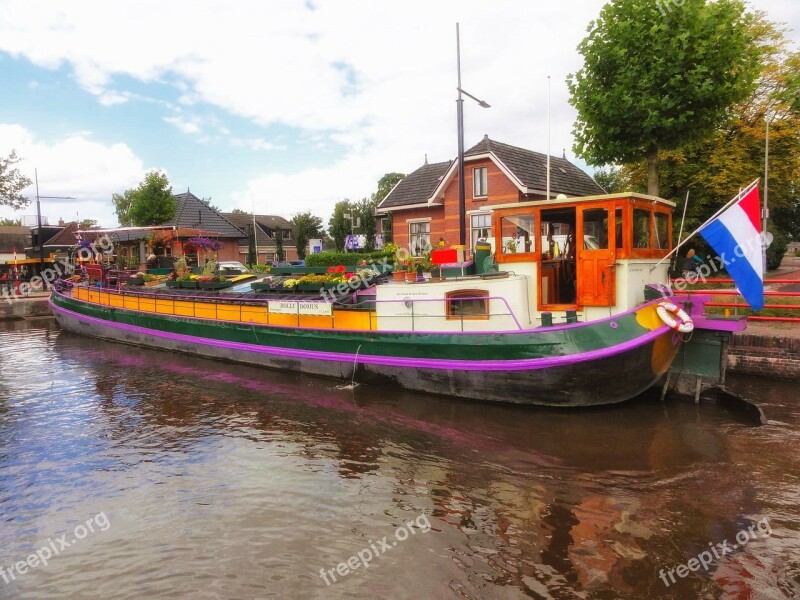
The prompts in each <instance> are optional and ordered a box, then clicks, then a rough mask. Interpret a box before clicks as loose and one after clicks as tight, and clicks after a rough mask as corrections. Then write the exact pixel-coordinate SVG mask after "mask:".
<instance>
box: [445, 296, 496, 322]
mask: <svg viewBox="0 0 800 600" xmlns="http://www.w3.org/2000/svg"><path fill="white" fill-rule="evenodd" d="M445 298H446V300H445V302H446V303H447V306H446V312H447V318H448V319H488V318H489V292H487V291H486V290H457V291H454V292H448V293H447V294H446V295H445Z"/></svg>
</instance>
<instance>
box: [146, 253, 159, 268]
mask: <svg viewBox="0 0 800 600" xmlns="http://www.w3.org/2000/svg"><path fill="white" fill-rule="evenodd" d="M157 264H158V257H157V256H156V255H155V254H151V255H150V256H148V257H147V268H148V269H154V268H155V267H156V265H157Z"/></svg>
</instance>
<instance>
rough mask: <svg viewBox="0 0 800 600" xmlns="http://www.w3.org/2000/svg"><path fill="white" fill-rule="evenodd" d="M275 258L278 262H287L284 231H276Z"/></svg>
mask: <svg viewBox="0 0 800 600" xmlns="http://www.w3.org/2000/svg"><path fill="white" fill-rule="evenodd" d="M275 256H276V257H277V259H278V262H283V261H284V260H286V251H285V250H284V249H283V231H281V230H280V229H276V230H275Z"/></svg>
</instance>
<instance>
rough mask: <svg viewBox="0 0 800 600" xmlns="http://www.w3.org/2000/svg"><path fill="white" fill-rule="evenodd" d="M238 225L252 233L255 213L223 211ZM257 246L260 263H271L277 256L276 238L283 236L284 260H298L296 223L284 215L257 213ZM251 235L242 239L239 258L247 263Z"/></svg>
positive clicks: (225, 215)
mask: <svg viewBox="0 0 800 600" xmlns="http://www.w3.org/2000/svg"><path fill="white" fill-rule="evenodd" d="M221 214H222V216H223V217H225V218H226V219H228V220H229V221H230V222H231V223H233V224H234V225H235V226H236V227H238V228H239V229H241V230H242V231H244V232H245V233H247V234H248V236H249V234H250V230H251V228H252V226H253V215H251V214H247V213H232V212H231V213H221ZM255 222H256V247H257V253H258V263H259V264H262V265H264V264H271V263H272V261H273V260H275V258H276V254H277V245H276V243H275V240H276V238H277V236H279V235H280V236H281V242H282V244H283V252H284V260H297V243H296V242H295V239H294V225H292V224H291V223H290V222H289V221H287V220H286V219H284V218H283V217H278V216H276V215H256V216H255ZM249 242H250V240H249V237H248V238H245V239H243V240H241V241H240V244H239V258H238V259H237V260H239V261H241V262H243V263H247V253H248V249H249Z"/></svg>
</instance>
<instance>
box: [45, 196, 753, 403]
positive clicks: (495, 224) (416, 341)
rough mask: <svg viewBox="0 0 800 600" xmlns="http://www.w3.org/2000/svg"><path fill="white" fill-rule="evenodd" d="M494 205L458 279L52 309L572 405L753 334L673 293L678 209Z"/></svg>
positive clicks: (296, 358) (613, 395)
mask: <svg viewBox="0 0 800 600" xmlns="http://www.w3.org/2000/svg"><path fill="white" fill-rule="evenodd" d="M491 208H492V212H493V219H492V232H493V236H492V237H491V238H489V239H486V240H480V242H479V243H478V244H477V245H476V251H475V254H474V256H473V257H472V259H471V260H468V261H465V260H464V257H463V256H460V255H459V252H463V250H459V249H455V250H453V251H449V250H445V251H442V252H434V253H433V256H434V259H437V258H438V261H437V262H440V263H442V262H443V263H444V264H441V265H440V266H441V273H442V275H443V277H435V278H428V277H425V276H424V275H420V276H418V277H415V278H412V279H413V281H402V282H400V281H393V280H389V279H388V277H387V276H386V275H385V274H382V273H381V271H382V270H381V269H376V270H375V271H374V277H366V278H364V277H361V278H360V279H359V278H358V277H354V278H353V279H354V280H355V281H352V282H351V283H353V285H352V286H344V287H345V288H348V289H347V290H341V289H340V290H339V293H337V292H336V291H331V290H326V289H324V288H323V286H320V289H319V290H317V291H315V292H313V291H312V292H298V291H292V292H287V291H285V289H284V292H281V291H280V290H276V289H275V288H276V287H277V288H280V287H281V285H280V284H281V280H280V279H276V278H275V277H272V278H271V279H268V280H262V281H260V282H257V283H255V284H252V285H251V284H249V283H245V284H241V285H234V286H232V287H230V288H228V289H224V290H219V291H209V290H183V289H180V288H174V287H173V288H166V287H165V286H164V285H160V286H155V287H152V288H151V287H147V288H144V287H141V286H140V287H139V289H134V288H133V287H131V286H122V287H118V288H108V287H102V282H101V283H96V282H93V281H85V282H79V283H75V284H72V285H59V286H56V288H55V289H54V291H53V294H52V295H51V299H50V304H51V307H52V310H53V313H54V315H55V317H56V319H57V320H58V323H59V324H60V326H61V327H62V328H63V329H65V330H67V331H70V332H74V333H78V334H82V335H88V336H95V337H99V338H104V339H109V340H115V341H119V342H125V343H130V344H135V345H138V346H145V347H152V348H158V349H163V350H168V351H175V352H181V353H186V354H192V355H198V356H204V357H210V358H217V359H223V360H227V361H235V362H240V363H247V364H253V365H260V366H263V367H268V368H272V369H282V370H291V371H299V372H303V373H309V374H313V375H321V376H326V377H333V378H336V379H340V380H344V381H346V382H356V383H366V384H374V385H378V386H399V387H402V388H406V389H408V390H414V391H419V392H426V393H433V394H443V395H448V396H457V397H461V398H466V399H472V400H481V401H491V402H502V403H515V404H528V405H546V406H559V407H575V406H593V405H601V404H609V403H616V402H622V401H624V400H627V399H630V398H632V397H634V396H636V395H638V394H640V393H641V392H643V391H644V390H646V389H648V388H650V387H652V386H654V385H656V384H657V383H658V382H659V381H661V380H663V379H664V378H665V375H666V374H667V372H668V371H669V370H670V367H671V366H672V365H673V363H674V362H675V361H676V357H678V356H679V355H681V352H682V351H683V346H684V343H685V341H686V340H687V339H688V338H689V336H696V335H699V336H701V337H702V336H703V335H704V333H703V332H705V336H706V339H719V338H720V337H722V338H724V336H725V335H729V334H730V332H732V331H734V330H736V329H737V328H741V327H742V325H741V324H731V322H728V321H717V320H714V319H711V318H707V317H705V316H704V315H703V300H704V299H703V298H702V297H697V296H696V297H693V298H692V299H691V302H689V298H688V297H684V296H679V295H674V294H673V293H672V292H671V291H670V290H669V287H668V283H669V275H668V264H667V262H665V261H663V260H662V259H663V258H664V257H666V256H667V255H668V253H669V252H670V248H671V246H672V239H671V236H672V211H673V208H674V204H673V203H672V202H670V201H668V200H664V199H661V198H656V197H652V196H646V195H642V194H635V193H626V194H621V195H620V194H615V195H602V196H589V197H580V198H560V199H554V200H537V201H529V202H517V203H513V204H508V205H500V206H493V207H491ZM451 254H452V255H453V256H451ZM99 286H100V287H99ZM340 287H341V286H340ZM342 292H346V293H342ZM670 305H671V306H670ZM684 309H686V311H684ZM693 330H694V331H693ZM718 345H719V344H718ZM718 350H719V348H715V349H714V352H717V351H718ZM682 356H683V358H682V359H681V360H682V361H683V364H682V365H681V371H686V370H687V368H688V365H687V364H686V362H687V361H686V357H685V355H682ZM714 360H717V363H718V364H720V361H719V356H717V357H716V359H714V358H712V359H711V360H708V359H705V360H703V361H702V362H703V363H704V364H705V363H712V364H713V362H714ZM689 362H692V363H696V362H697V361H696V360H695V359H692V360H690V361H689ZM718 375H719V373H717V376H718ZM723 376H724V373H723ZM706 377H707V378H708V374H706Z"/></svg>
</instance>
